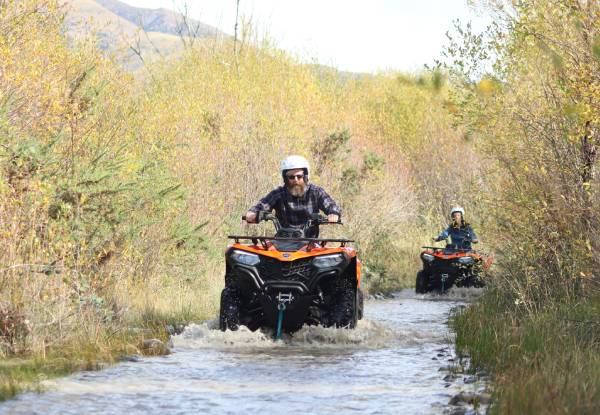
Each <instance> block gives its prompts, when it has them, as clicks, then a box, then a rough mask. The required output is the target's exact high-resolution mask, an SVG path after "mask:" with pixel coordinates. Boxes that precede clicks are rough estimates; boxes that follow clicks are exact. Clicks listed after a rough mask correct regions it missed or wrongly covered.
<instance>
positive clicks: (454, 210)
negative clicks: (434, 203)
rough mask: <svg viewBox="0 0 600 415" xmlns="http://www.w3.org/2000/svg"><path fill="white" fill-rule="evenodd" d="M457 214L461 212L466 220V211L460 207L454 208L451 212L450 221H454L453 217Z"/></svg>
mask: <svg viewBox="0 0 600 415" xmlns="http://www.w3.org/2000/svg"><path fill="white" fill-rule="evenodd" d="M456 212H460V214H461V215H462V218H463V219H464V218H465V210H464V209H463V208H462V207H460V206H454V207H453V208H452V209H451V210H450V219H452V216H453V215H454V214H455V213H456Z"/></svg>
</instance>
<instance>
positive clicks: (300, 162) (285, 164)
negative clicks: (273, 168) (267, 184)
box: [279, 156, 310, 179]
mask: <svg viewBox="0 0 600 415" xmlns="http://www.w3.org/2000/svg"><path fill="white" fill-rule="evenodd" d="M294 169H303V170H304V174H305V175H306V176H307V179H308V174H309V172H310V166H309V165H308V161H307V160H306V159H305V158H304V157H302V156H287V157H286V158H284V159H283V160H281V166H280V167H279V170H281V175H282V176H283V175H285V172H286V171H287V170H294ZM284 179H285V177H284Z"/></svg>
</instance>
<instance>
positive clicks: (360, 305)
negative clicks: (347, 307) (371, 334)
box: [356, 288, 365, 320]
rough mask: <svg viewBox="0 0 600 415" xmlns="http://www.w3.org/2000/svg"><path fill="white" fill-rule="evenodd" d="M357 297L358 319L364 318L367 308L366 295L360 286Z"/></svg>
mask: <svg viewBox="0 0 600 415" xmlns="http://www.w3.org/2000/svg"><path fill="white" fill-rule="evenodd" d="M356 298H357V304H358V305H357V307H356V314H357V320H362V318H363V314H364V310H365V296H364V294H363V292H362V290H361V289H360V288H357V289H356Z"/></svg>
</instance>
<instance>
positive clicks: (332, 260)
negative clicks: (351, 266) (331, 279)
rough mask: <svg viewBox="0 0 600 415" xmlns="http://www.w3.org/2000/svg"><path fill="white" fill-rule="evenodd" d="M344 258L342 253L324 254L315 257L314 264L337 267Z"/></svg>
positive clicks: (316, 265)
mask: <svg viewBox="0 0 600 415" xmlns="http://www.w3.org/2000/svg"><path fill="white" fill-rule="evenodd" d="M343 260H344V257H343V255H342V254H335V255H323V256H319V257H316V258H315V259H313V265H314V266H315V267H323V268H326V267H335V266H336V265H338V264H341V263H342V261H343Z"/></svg>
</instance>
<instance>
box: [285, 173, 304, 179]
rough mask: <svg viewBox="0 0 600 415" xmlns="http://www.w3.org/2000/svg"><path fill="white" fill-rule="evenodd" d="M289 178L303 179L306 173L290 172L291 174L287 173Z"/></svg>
mask: <svg viewBox="0 0 600 415" xmlns="http://www.w3.org/2000/svg"><path fill="white" fill-rule="evenodd" d="M285 177H286V178H287V179H288V180H294V179H296V180H301V179H304V175H303V174H290V175H286V176H285Z"/></svg>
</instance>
